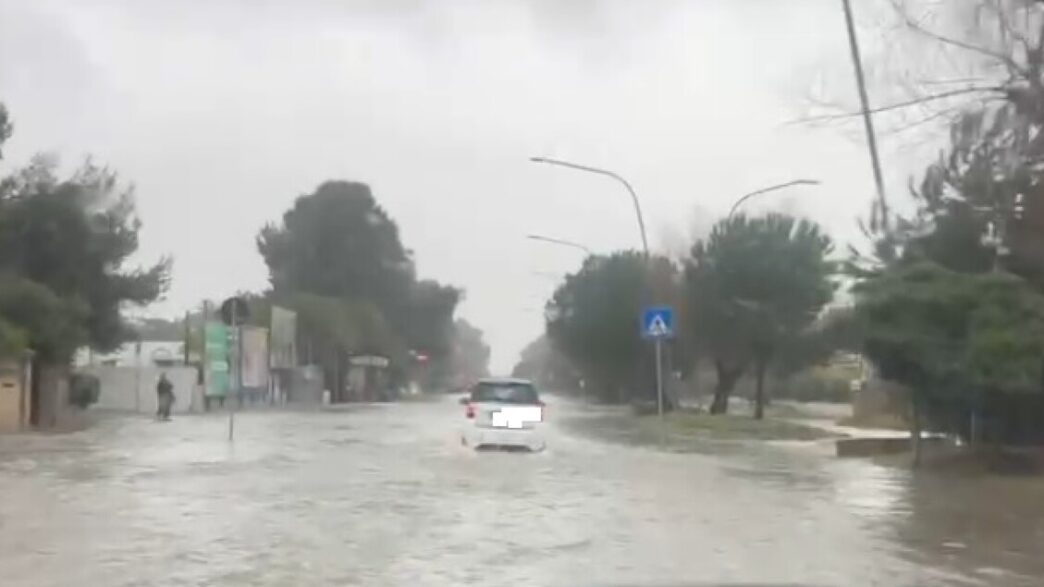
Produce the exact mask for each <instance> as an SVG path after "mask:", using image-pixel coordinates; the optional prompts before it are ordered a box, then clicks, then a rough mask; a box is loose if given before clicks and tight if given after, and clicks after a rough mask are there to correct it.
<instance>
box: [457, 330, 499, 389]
mask: <svg viewBox="0 0 1044 587" xmlns="http://www.w3.org/2000/svg"><path fill="white" fill-rule="evenodd" d="M489 356H490V348H489V345H488V344H486V341H485V339H484V338H483V335H482V331H481V330H479V329H478V328H476V327H475V326H472V324H471V323H470V322H468V321H467V320H464V319H463V318H458V319H457V321H456V322H454V323H453V352H452V354H451V360H450V363H451V369H450V370H451V372H452V378H453V384H454V386H455V387H456V388H460V387H463V386H464V385H467V384H468V383H469V382H472V381H474V380H476V379H479V378H481V377H486V376H488V375H489Z"/></svg>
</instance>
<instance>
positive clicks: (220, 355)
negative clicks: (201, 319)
mask: <svg viewBox="0 0 1044 587" xmlns="http://www.w3.org/2000/svg"><path fill="white" fill-rule="evenodd" d="M204 339H205V342H206V345H205V348H206V352H205V354H206V359H205V365H206V383H207V397H225V395H227V394H228V389H229V379H230V373H229V349H228V327H227V326H225V325H224V324H222V323H220V322H208V323H207V324H206V327H205V328H204Z"/></svg>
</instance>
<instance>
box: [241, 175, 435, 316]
mask: <svg viewBox="0 0 1044 587" xmlns="http://www.w3.org/2000/svg"><path fill="white" fill-rule="evenodd" d="M257 245H258V249H259V251H260V252H261V256H262V257H264V259H265V264H267V265H268V269H269V273H270V277H271V281H272V287H273V289H274V290H275V291H277V292H284V291H305V292H309V293H313V294H316V295H321V296H330V297H341V298H352V299H358V300H369V301H374V302H377V301H380V303H381V304H382V309H389V308H398V307H402V306H404V305H405V301H406V296H407V295H408V294H409V291H410V285H411V284H412V283H413V280H414V268H413V260H412V259H411V258H410V253H409V252H408V251H407V250H406V249H405V248H404V247H403V246H402V243H401V242H400V241H399V228H398V226H396V224H395V222H394V221H392V220H391V218H390V217H389V216H388V214H387V212H385V211H384V209H383V208H381V207H380V206H379V205H377V202H376V200H374V198H373V195H372V193H371V192H370V188H369V186H367V185H366V184H362V183H355V182H346V181H328V182H326V183H323V184H322V185H320V186H319V188H318V189H317V190H316V191H315V193H313V194H309V195H306V196H301V197H299V198H298V199H297V201H296V202H294V207H293V208H291V209H290V210H289V211H287V212H286V213H285V214H284V215H283V222H282V224H281V225H273V224H270V225H268V226H266V227H264V228H263V229H262V230H261V233H260V235H259V236H258V238H257Z"/></svg>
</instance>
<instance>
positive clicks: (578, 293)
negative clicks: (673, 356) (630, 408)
mask: <svg viewBox="0 0 1044 587" xmlns="http://www.w3.org/2000/svg"><path fill="white" fill-rule="evenodd" d="M675 275H676V271H675V268H674V267H673V265H672V264H671V262H670V261H669V260H668V259H666V258H662V257H654V258H651V259H646V257H645V256H644V255H642V254H640V253H637V252H633V251H627V252H619V253H614V254H612V255H609V256H592V257H588V258H587V260H586V261H585V262H584V265H583V267H582V268H581V269H580V270H579V271H578V272H577V273H574V274H571V275H568V276H567V277H566V279H565V282H564V283H563V284H562V285H561V286H560V287H559V288H558V289H557V290H556V291H555V293H554V295H553V296H552V298H551V300H550V301H549V302H548V304H547V315H546V319H547V334H548V337H549V338H550V340H551V342H552V344H553V345H554V346H555V348H556V349H558V350H560V351H561V352H563V353H565V354H566V356H567V357H569V359H570V360H571V361H572V362H573V363H574V364H575V365H576V366H577V367H579V368H580V369H581V370H582V371H583V372H584V373H585V375H587V376H588V378H589V379H590V380H591V382H592V383H593V384H595V387H596V392H597V393H599V394H601V396H602V397H603V399H607V400H619V399H624V398H626V397H629V396H630V394H631V393H633V392H634V390H635V389H638V388H640V387H642V386H644V385H645V383H646V380H647V379H648V376H647V374H646V373H644V370H643V369H642V365H643V363H645V362H647V360H648V354H649V346H648V344H647V343H646V342H645V341H643V340H642V339H641V337H640V336H639V324H638V320H639V316H640V313H641V309H642V307H643V305H647V304H649V302H650V300H651V299H652V297H653V295H654V294H653V293H652V292H653V291H654V289H659V288H654V287H653V284H654V283H663V282H667V283H670V282H672V281H673V278H674V276H675ZM658 301H662V300H658ZM649 373H651V370H650V371H649Z"/></svg>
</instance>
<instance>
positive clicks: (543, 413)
mask: <svg viewBox="0 0 1044 587" xmlns="http://www.w3.org/2000/svg"><path fill="white" fill-rule="evenodd" d="M537 405H538V406H540V421H541V422H543V421H544V420H546V419H547V404H545V403H544V402H542V401H539V402H537Z"/></svg>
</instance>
